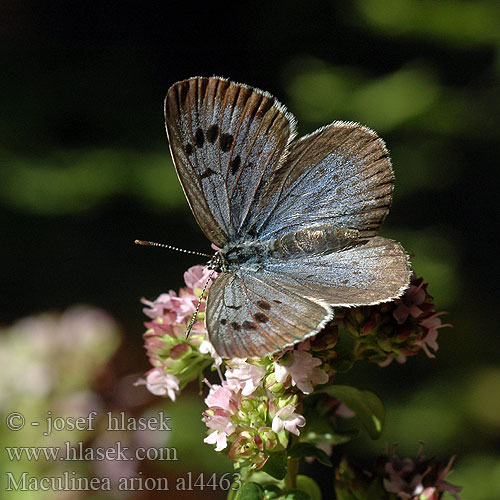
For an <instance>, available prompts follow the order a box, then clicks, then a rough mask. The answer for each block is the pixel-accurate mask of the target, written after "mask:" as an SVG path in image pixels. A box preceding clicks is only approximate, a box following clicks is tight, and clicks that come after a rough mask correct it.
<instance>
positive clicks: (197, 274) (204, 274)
mask: <svg viewBox="0 0 500 500" xmlns="http://www.w3.org/2000/svg"><path fill="white" fill-rule="evenodd" d="M212 272H213V271H212V270H210V269H208V268H207V267H205V266H193V267H190V268H189V269H188V270H187V271H186V272H185V273H184V281H185V282H186V285H187V286H188V287H189V288H191V290H195V289H199V290H203V287H204V286H205V285H206V283H207V281H208V278H209V276H210V275H211V274H212Z"/></svg>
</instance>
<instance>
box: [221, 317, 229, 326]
mask: <svg viewBox="0 0 500 500" xmlns="http://www.w3.org/2000/svg"><path fill="white" fill-rule="evenodd" d="M220 324H221V325H222V326H225V325H226V324H227V319H225V318H222V319H221V320H220Z"/></svg>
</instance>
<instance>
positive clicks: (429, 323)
mask: <svg viewBox="0 0 500 500" xmlns="http://www.w3.org/2000/svg"><path fill="white" fill-rule="evenodd" d="M442 314H446V313H445V312H444V311H443V312H439V313H435V314H433V315H432V316H429V317H428V318H425V319H423V320H422V321H420V323H419V324H420V326H423V327H424V328H426V329H427V330H429V331H428V332H427V335H425V337H424V338H423V339H422V340H420V341H417V345H419V346H421V347H422V349H423V350H424V352H425V354H427V356H428V357H429V358H434V354H432V353H431V352H430V351H429V349H428V347H430V348H431V349H432V350H433V351H437V350H438V349H439V346H438V343H437V337H438V329H439V328H444V327H446V326H451V325H450V324H449V323H446V324H444V325H443V324H442V323H441V318H439V317H438V316H441V315H442Z"/></svg>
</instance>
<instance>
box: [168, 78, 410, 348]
mask: <svg viewBox="0 0 500 500" xmlns="http://www.w3.org/2000/svg"><path fill="white" fill-rule="evenodd" d="M165 119H166V128H167V135H168V138H169V142H170V150H171V153H172V157H173V159H174V163H175V167H176V170H177V174H178V176H179V180H180V182H181V184H182V187H183V189H184V193H185V195H186V198H187V200H188V202H189V205H190V207H191V210H192V211H193V214H194V216H195V218H196V220H197V221H198V224H199V225H200V227H201V229H202V230H203V232H204V233H205V235H206V236H207V238H208V239H209V240H210V241H211V242H212V243H213V244H215V245H216V246H217V247H219V248H220V250H219V251H218V252H217V253H216V255H215V257H214V258H213V259H212V261H211V266H212V268H214V269H215V270H216V271H219V272H220V274H219V275H218V277H217V278H216V279H215V281H214V283H213V284H212V286H211V288H210V291H209V294H208V299H207V307H206V326H207V330H208V334H209V338H210V341H211V342H212V344H213V345H214V347H215V349H216V351H217V352H218V353H219V354H220V355H221V356H226V357H248V356H259V357H262V356H264V355H266V354H268V353H271V352H275V351H278V350H281V349H283V348H285V347H287V346H291V345H293V344H295V343H297V342H301V341H303V340H305V339H307V338H309V337H312V336H314V335H316V334H317V333H318V332H319V331H320V330H321V329H322V328H323V327H324V326H325V325H326V324H327V323H328V322H329V321H330V320H331V319H332V318H333V315H334V307H336V306H342V307H350V306H359V305H372V304H378V303H380V302H385V301H390V300H393V299H395V298H396V297H399V296H401V295H402V293H403V292H404V290H405V289H406V288H407V286H408V283H409V275H410V271H409V262H408V257H407V255H406V253H405V251H404V250H403V248H402V247H401V245H400V244H399V243H397V242H395V241H392V240H389V239H386V238H381V237H378V236H376V232H377V230H378V228H379V226H380V225H381V223H382V222H383V220H384V219H385V217H386V215H387V212H388V210H389V206H390V204H391V197H392V187H393V180H394V176H393V171H392V168H391V163H390V159H389V156H388V152H387V149H386V147H385V144H384V142H383V141H382V139H380V138H379V137H378V136H377V135H376V134H375V132H373V131H372V130H370V129H368V128H366V127H364V126H362V125H359V124H357V123H352V122H340V121H336V122H333V123H331V124H330V125H327V126H325V127H322V128H320V129H318V130H317V131H316V132H313V133H312V134H310V135H307V136H305V137H302V138H301V139H299V140H294V137H295V134H296V133H295V123H296V121H295V118H294V117H293V115H291V114H290V113H288V112H287V111H286V109H285V107H284V106H283V105H282V104H280V103H279V102H278V101H277V100H276V99H274V98H273V97H272V96H271V95H270V94H268V93H267V92H263V91H261V90H258V89H254V88H252V87H249V86H247V85H242V84H238V83H234V82H231V81H228V80H225V79H223V78H201V77H200V78H191V79H188V80H184V81H181V82H177V83H176V84H174V85H173V86H172V87H171V88H170V89H169V91H168V94H167V97H166V99H165Z"/></svg>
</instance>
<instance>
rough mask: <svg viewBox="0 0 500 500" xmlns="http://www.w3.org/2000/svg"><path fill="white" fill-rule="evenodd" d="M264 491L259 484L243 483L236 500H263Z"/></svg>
mask: <svg viewBox="0 0 500 500" xmlns="http://www.w3.org/2000/svg"><path fill="white" fill-rule="evenodd" d="M263 498H264V489H263V488H262V486H261V485H260V484H258V483H254V482H252V481H248V482H246V483H243V484H242V486H241V488H240V489H239V490H238V492H237V493H236V496H235V497H234V500H263Z"/></svg>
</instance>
